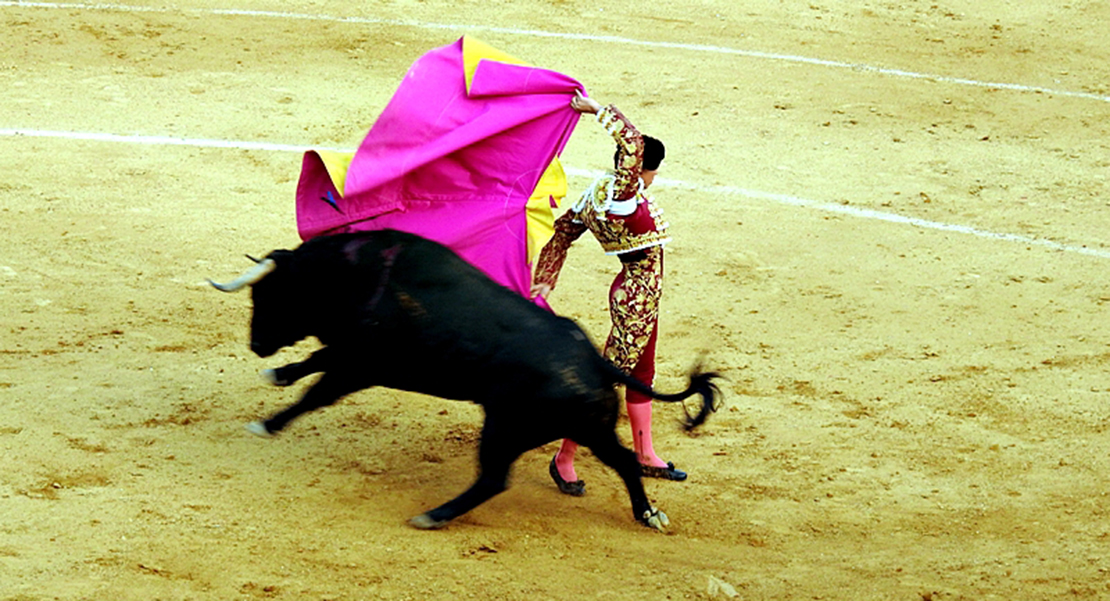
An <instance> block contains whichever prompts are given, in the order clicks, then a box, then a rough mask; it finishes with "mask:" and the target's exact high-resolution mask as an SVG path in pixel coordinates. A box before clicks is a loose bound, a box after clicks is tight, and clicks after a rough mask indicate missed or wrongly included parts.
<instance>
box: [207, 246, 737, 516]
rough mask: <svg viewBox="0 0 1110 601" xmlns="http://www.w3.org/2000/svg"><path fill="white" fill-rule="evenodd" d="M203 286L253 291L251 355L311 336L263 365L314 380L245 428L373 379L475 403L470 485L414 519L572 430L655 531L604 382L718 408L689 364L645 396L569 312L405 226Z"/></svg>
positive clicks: (489, 486) (273, 422)
mask: <svg viewBox="0 0 1110 601" xmlns="http://www.w3.org/2000/svg"><path fill="white" fill-rule="evenodd" d="M213 285H214V286H216V287H217V288H220V289H221V290H225V291H233V290H237V289H240V288H243V287H245V286H247V285H250V286H251V287H252V291H253V292H252V295H253V301H254V312H253V315H252V317H251V350H252V351H254V352H255V353H256V354H258V355H259V356H261V357H268V356H270V355H273V354H274V353H276V352H277V351H278V350H279V349H281V348H283V347H286V346H290V345H293V344H295V343H296V342H298V341H299V340H302V339H304V338H307V337H309V336H315V337H316V338H318V339H319V341H320V342H321V343H322V344H323V347H322V348H321V349H320V350H318V351H316V352H315V353H313V354H312V355H311V356H310V357H309V358H308V359H307V360H305V361H303V362H301V363H292V364H289V365H286V366H284V367H280V368H277V369H275V370H271V371H269V372H268V375H269V377H270V379H271V381H272V382H273V383H275V384H278V385H283V386H285V385H289V384H292V383H294V382H296V381H297V380H299V379H300V378H303V377H305V376H307V375H309V374H313V373H319V372H323V375H322V376H321V377H320V378H319V380H317V382H316V383H315V384H313V385H312V386H311V387H310V388H308V390H306V391H305V392H304V395H303V396H302V397H301V399H300V400H299V401H298V402H297V403H296V404H294V405H292V406H290V407H288V408H286V409H284V410H282V411H279V412H278V413H276V414H274V415H273V416H271V417H270V418H268V419H266V420H263V421H261V422H255V423H254V424H252V427H251V430H252V431H253V432H255V433H256V434H262V435H269V434H274V433H276V432H278V431H280V430H281V429H282V428H284V427H285V426H286V425H288V424H289V422H290V421H292V420H293V419H295V418H296V417H298V416H300V415H301V414H303V413H306V412H309V411H313V410H315V409H319V408H321V407H326V406H328V405H331V404H332V403H335V402H336V401H337V400H339V399H340V398H341V397H343V396H345V395H348V394H350V393H353V392H356V391H358V390H362V389H364V388H369V387H371V386H384V387H387V388H394V389H397V390H408V391H412V392H419V393H424V394H429V395H434V396H438V397H443V398H447V399H456V400H470V401H473V402H476V403H478V404H480V405H482V407H483V408H484V410H485V423H484V425H483V427H482V436H481V443H480V445H479V452H478V461H479V464H480V465H479V468H480V469H479V474H478V477H477V480H476V481H475V482H474V484H473V485H472V486H471V487H470V488H469V489H468V490H466V491H465V492H463V493H462V494H461V495H459V496H458V497H456V498H455V499H453V500H451V501H449V502H447V503H445V504H443V505H441V506H439V507H437V508H435V509H432V510H430V511H428V512H426V513H424V514H422V515H420V516H417V517H415V518H413V519H412V520H411V522H410V523H411V524H412V525H413V526H416V527H418V528H436V527H440V526H443V525H446V524H447V523H448V522H450V521H451V520H452V519H454V518H456V517H458V516H460V515H462V514H464V513H466V512H468V511H470V510H471V509H473V508H475V507H477V506H478V505H480V504H481V503H483V502H485V501H487V500H489V499H490V498H492V497H493V496H494V495H497V494H498V493H500V492H502V491H504V490H505V489H506V488H507V486H508V484H507V482H508V476H509V470H510V467H511V466H512V464H513V462H515V461H516V459H517V458H519V457H520V455H521V454H523V453H524V452H526V451H528V450H531V449H534V448H536V447H539V446H541V445H544V444H547V443H549V442H552V441H555V440H559V439H562V438H569V439H571V440H573V441H575V442H577V443H578V444H580V445H584V446H586V447H588V448H589V449H591V450H592V451H593V453H594V455H595V456H596V457H597V458H598V459H599V460H601V461H602V462H603V463H605V464H606V465H608V466H609V467H611V468H613V469H615V470H616V471H617V472H618V473H619V474H620V476H621V478H622V479H623V480H624V483H625V486H627V488H628V494H629V497H630V498H631V501H632V513H633V515H634V516H635V518H636V519H637V520H639V521H640V522H642V523H643V524H645V525H647V526H650V527H654V528H658V529H663V528H664V527H665V526H666V525H667V521H668V520H667V517H666V515H665V514H663V513H662V512H661V511H658V510H657V509H655V508H654V507H652V506H651V504H650V503H649V502H648V498H647V495H646V494H645V493H644V487H643V483H642V482H641V479H640V478H641V475H640V465H639V462H638V460H637V458H636V454H635V453H634V452H632V451H631V450H629V449H627V448H625V447H624V446H623V445H621V443H620V441H619V439H618V437H617V434H616V431H615V428H616V423H617V416H618V410H619V400H618V397H617V394H616V391H615V389H614V385H617V384H623V385H625V386H627V387H629V388H632V389H635V390H639V391H641V392H643V393H644V394H647V395H649V396H651V397H653V398H655V399H660V400H664V401H672V402H673V401H681V400H683V399H686V398H688V397H690V396H692V395H694V394H700V395H701V399H702V400H701V406H700V408H699V409H698V411H697V412H696V414H694V415H689V414H688V415H687V424H686V425H687V427H688V428H693V427H695V426H698V425H700V424H701V423H702V422H703V421H705V419H706V417H707V416H708V414H709V412H710V411H712V410H713V409H714V408H715V394H716V391H717V389H716V386H715V385H714V384H713V382H712V380H713V379H714V378H715V377H717V376H716V374H713V373H694V374H692V375H691V378H690V386H689V387H688V388H687V389H686V390H685V391H684V392H681V393H678V394H671V395H665V394H659V393H656V392H655V391H653V390H652V389H651V388H650V387H648V386H646V385H644V384H642V383H641V382H639V381H637V380H634V379H632V378H631V377H629V376H628V375H626V374H625V373H624V372H622V371H621V370H619V369H617V368H616V367H614V366H613V365H612V364H611V363H609V362H608V361H606V360H605V359H604V358H603V357H602V356H601V355H600V354H599V353H598V352H597V349H596V348H595V347H594V346H593V344H592V343H591V342H590V341H589V339H588V338H587V336H586V334H585V333H584V332H583V331H582V329H581V328H579V327H578V325H577V324H575V323H574V322H573V321H571V320H569V319H566V318H562V317H559V316H556V315H554V314H552V313H550V312H548V311H545V310H544V309H542V308H540V307H538V306H536V305H535V304H534V303H532V302H529V301H528V300H527V299H525V298H523V297H521V296H519V295H518V294H516V293H514V292H512V291H511V290H509V289H508V288H505V287H503V286H501V285H499V284H497V283H496V282H494V281H493V280H491V279H490V278H488V277H487V276H486V275H485V274H483V273H482V272H481V271H479V270H478V269H476V268H474V267H473V266H471V265H470V264H469V263H467V262H465V261H463V260H462V259H460V258H459V257H458V256H457V255H455V253H454V252H452V251H451V250H449V249H448V248H446V247H444V246H442V245H440V244H438V243H435V242H432V241H430V240H427V239H424V238H420V237H418V236H414V235H411V234H407V233H403V232H398V231H392V230H383V231H375V232H364V233H357V234H341V235H336V236H325V237H320V238H316V239H313V240H310V241H309V242H306V243H305V244H303V245H301V246H300V247H299V248H297V249H296V250H293V251H289V250H277V251H274V252H272V253H270V254H269V255H268V256H267V257H266V259H264V260H262V261H260V262H259V263H258V265H256V266H255V268H254V269H252V270H251V271H250V272H247V273H246V274H244V275H243V276H241V277H240V278H238V279H236V280H235V281H233V282H230V283H228V284H216V283H214V282H213Z"/></svg>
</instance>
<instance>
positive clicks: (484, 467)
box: [409, 414, 538, 530]
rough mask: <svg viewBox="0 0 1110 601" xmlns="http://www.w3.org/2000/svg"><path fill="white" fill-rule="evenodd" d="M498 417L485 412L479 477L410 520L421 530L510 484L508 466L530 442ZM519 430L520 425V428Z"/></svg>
mask: <svg viewBox="0 0 1110 601" xmlns="http://www.w3.org/2000/svg"><path fill="white" fill-rule="evenodd" d="M499 421H500V420H496V418H494V419H491V417H490V415H489V414H487V416H486V423H485V425H484V426H483V427H482V442H481V444H480V445H479V447H478V478H477V480H475V482H474V484H472V485H471V486H470V488H468V489H467V490H466V491H464V492H463V493H462V494H461V495H459V496H458V497H455V498H454V499H452V500H450V501H448V502H446V503H444V504H443V505H440V506H439V507H436V508H435V509H432V510H429V511H426V512H424V513H422V514H420V515H418V516H416V517H414V518H412V519H411V520H409V524H410V525H412V526H413V527H415V528H420V529H421V530H431V529H434V528H442V527H443V526H446V525H447V524H448V523H449V522H450V521H451V520H453V519H455V518H457V517H459V516H460V515H462V514H464V513H466V512H468V511H470V510H471V509H474V508H475V507H477V506H479V505H481V504H482V503H485V502H486V501H488V500H490V499H492V498H493V497H495V496H497V495H498V494H500V493H502V492H504V490H505V489H506V488H508V487H509V484H508V482H509V470H510V468H511V467H512V465H513V462H515V461H516V460H517V459H518V458H519V457H520V456H521V455H522V454H523V453H524V452H525V451H527V450H529V449H531V448H534V447H535V446H538V445H531V446H529V445H528V444H527V442H525V441H523V440H522V439H520V438H519V436H518V435H517V434H516V433H514V432H513V430H511V429H508V428H505V427H500V426H499V425H498V422H499ZM504 421H505V422H511V421H512V420H504ZM517 429H518V430H519V428H517Z"/></svg>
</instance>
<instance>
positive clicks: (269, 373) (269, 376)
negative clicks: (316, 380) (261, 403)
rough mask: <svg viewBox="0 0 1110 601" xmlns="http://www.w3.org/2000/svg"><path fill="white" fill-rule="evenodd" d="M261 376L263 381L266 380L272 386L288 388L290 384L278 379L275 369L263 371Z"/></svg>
mask: <svg viewBox="0 0 1110 601" xmlns="http://www.w3.org/2000/svg"><path fill="white" fill-rule="evenodd" d="M261 375H262V379H263V380H266V381H267V382H269V383H270V384H272V385H274V386H288V385H290V384H292V382H290V381H289V380H283V379H281V378H279V377H278V373H277V370H276V369H264V370H262V374H261Z"/></svg>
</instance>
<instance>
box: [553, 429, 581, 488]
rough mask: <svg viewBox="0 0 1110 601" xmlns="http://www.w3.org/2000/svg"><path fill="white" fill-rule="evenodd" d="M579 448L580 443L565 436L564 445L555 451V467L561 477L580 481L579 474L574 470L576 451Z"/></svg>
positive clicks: (570, 480) (571, 480)
mask: <svg viewBox="0 0 1110 601" xmlns="http://www.w3.org/2000/svg"><path fill="white" fill-rule="evenodd" d="M577 450H578V443H576V442H574V441H573V440H571V439H569V438H564V439H563V446H561V447H559V452H558V453H555V469H557V470H559V477H561V478H562V479H563V480H566V481H567V482H577V481H578V474H577V473H576V472H575V471H574V452H575V451H577Z"/></svg>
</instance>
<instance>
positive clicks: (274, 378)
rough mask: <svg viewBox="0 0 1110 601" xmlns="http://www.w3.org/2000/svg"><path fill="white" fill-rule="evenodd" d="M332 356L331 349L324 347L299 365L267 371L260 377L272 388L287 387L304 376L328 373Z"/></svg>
mask: <svg viewBox="0 0 1110 601" xmlns="http://www.w3.org/2000/svg"><path fill="white" fill-rule="evenodd" d="M334 354H335V353H334V352H333V351H332V350H331V347H329V346H325V347H324V348H322V349H320V350H318V351H316V352H314V353H312V354H311V355H309V357H308V359H305V360H304V361H301V362H300V363H290V364H289V365H283V366H281V367H275V368H274V369H267V370H265V371H263V372H262V377H263V378H265V379H266V381H267V382H269V383H271V384H273V385H274V386H289V385H291V384H293V383H294V382H296V381H297V380H300V379H301V378H303V377H305V376H310V375H312V374H316V373H320V372H323V371H328V368H329V367H330V365H331V364H332V356H333V355H334Z"/></svg>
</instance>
